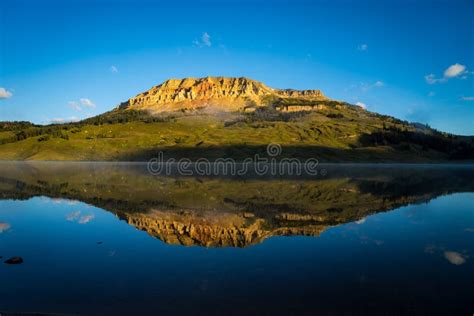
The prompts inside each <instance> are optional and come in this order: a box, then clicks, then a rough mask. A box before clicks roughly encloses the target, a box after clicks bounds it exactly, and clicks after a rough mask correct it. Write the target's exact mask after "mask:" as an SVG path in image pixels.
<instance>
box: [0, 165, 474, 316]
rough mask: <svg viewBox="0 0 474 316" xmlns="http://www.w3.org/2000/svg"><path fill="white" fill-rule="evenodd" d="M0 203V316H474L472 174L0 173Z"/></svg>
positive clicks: (435, 169)
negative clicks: (16, 315) (16, 314)
mask: <svg viewBox="0 0 474 316" xmlns="http://www.w3.org/2000/svg"><path fill="white" fill-rule="evenodd" d="M0 199H1V200H0V256H1V257H2V258H1V259H0V260H1V261H2V262H1V263H0V280H1V286H0V313H1V314H2V315H3V313H5V312H6V313H13V312H21V313H33V312H36V313H51V314H113V315H117V314H131V315H147V314H153V315H156V314H225V315H233V314H235V315H241V314H243V313H248V314H331V315H339V314H346V315H347V314H349V315H350V314H362V315H365V314H376V315H385V314H390V315H391V314H430V315H432V314H457V315H472V314H473V313H474V303H473V302H474V203H473V202H474V167H473V166H380V165H379V166H375V165H374V166H370V165H368V166H362V167H356V166H330V167H328V168H327V174H326V175H325V176H315V177H279V178H259V177H247V178H245V179H244V178H229V177H208V178H205V177H201V178H199V177H171V176H168V177H157V176H150V175H149V174H148V173H147V172H146V168H145V167H144V166H142V165H136V164H134V165H126V164H118V165H115V164H71V163H69V164H59V163H34V164H33V163H30V164H21V163H0ZM14 256H20V257H22V259H23V260H24V262H23V263H22V264H17V265H9V264H6V263H3V262H4V261H5V260H7V259H8V258H10V257H14Z"/></svg>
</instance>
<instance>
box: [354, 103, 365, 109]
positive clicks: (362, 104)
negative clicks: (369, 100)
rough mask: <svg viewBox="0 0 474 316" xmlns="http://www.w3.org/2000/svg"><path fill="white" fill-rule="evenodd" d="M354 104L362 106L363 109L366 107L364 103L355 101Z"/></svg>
mask: <svg viewBox="0 0 474 316" xmlns="http://www.w3.org/2000/svg"><path fill="white" fill-rule="evenodd" d="M356 105H357V106H358V107H361V108H363V109H364V110H365V109H367V105H366V104H365V103H362V102H357V103H356Z"/></svg>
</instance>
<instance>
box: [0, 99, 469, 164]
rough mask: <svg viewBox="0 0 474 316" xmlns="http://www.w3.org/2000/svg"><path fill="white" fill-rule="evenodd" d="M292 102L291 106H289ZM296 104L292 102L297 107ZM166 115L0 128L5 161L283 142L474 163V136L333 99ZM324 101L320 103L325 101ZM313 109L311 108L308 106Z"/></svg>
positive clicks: (368, 156)
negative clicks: (319, 105)
mask: <svg viewBox="0 0 474 316" xmlns="http://www.w3.org/2000/svg"><path fill="white" fill-rule="evenodd" d="M291 101H292V100H291V99H290V100H285V102H286V103H288V102H290V103H291ZM294 102H295V101H294V100H293V103H294ZM290 103H288V104H282V103H281V102H280V103H278V104H277V106H276V107H275V106H268V107H265V108H260V109H258V110H256V111H255V112H250V113H245V112H238V113H237V112H235V113H228V112H213V113H211V112H209V111H206V110H198V111H193V112H186V111H181V112H175V113H162V114H160V115H158V116H151V115H149V114H147V113H146V112H141V111H134V110H130V109H116V110H114V111H110V112H107V113H104V114H102V115H100V116H97V117H94V118H90V119H87V120H84V121H81V122H77V123H68V124H56V125H48V126H39V125H33V124H30V123H27V122H3V123H0V159H1V160H147V159H149V158H151V157H154V156H155V155H156V154H157V153H158V152H159V151H163V152H164V153H165V158H166V157H189V158H191V159H197V158H200V157H206V158H211V159H213V158H217V157H233V158H237V159H244V158H245V157H250V156H252V155H253V154H254V153H261V154H264V153H265V148H266V145H267V144H269V143H278V144H280V145H281V146H282V148H283V153H282V155H281V157H285V156H291V157H298V158H307V157H315V158H317V159H319V160H320V161H358V162H370V161H400V162H405V161H407V162H408V161H412V162H417V161H445V160H473V158H474V140H473V137H465V136H456V135H451V134H447V133H441V132H438V131H436V130H433V129H431V128H429V127H427V126H423V125H420V124H410V123H408V122H405V121H400V120H397V119H395V118H392V117H388V116H383V115H379V114H376V113H371V112H368V111H365V110H363V109H360V108H359V107H356V106H352V105H349V104H346V103H341V102H336V101H328V102H326V106H325V107H324V108H322V109H318V110H310V111H295V112H283V111H279V110H277V109H276V108H282V107H285V106H286V105H290V106H291V105H293V104H290ZM318 103H321V102H318ZM303 105H304V106H307V104H303Z"/></svg>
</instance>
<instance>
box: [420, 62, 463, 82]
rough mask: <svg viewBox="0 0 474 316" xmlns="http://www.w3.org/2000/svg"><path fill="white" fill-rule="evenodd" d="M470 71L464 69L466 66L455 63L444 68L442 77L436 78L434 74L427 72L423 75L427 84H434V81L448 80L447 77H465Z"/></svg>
mask: <svg viewBox="0 0 474 316" xmlns="http://www.w3.org/2000/svg"><path fill="white" fill-rule="evenodd" d="M470 73H471V72H469V71H467V70H466V66H464V65H461V64H458V63H456V64H454V65H451V66H449V67H448V68H446V70H445V71H444V72H443V77H441V78H436V76H435V75H434V74H429V75H426V76H425V81H426V83H428V84H435V83H441V82H446V81H448V79H451V78H456V77H459V78H461V79H466V78H467V75H468V74H470Z"/></svg>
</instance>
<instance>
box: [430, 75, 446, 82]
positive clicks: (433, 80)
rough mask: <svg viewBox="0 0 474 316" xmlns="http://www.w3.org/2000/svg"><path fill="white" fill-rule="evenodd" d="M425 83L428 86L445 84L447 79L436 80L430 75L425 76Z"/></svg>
mask: <svg viewBox="0 0 474 316" xmlns="http://www.w3.org/2000/svg"><path fill="white" fill-rule="evenodd" d="M425 81H426V83H427V84H435V83H439V82H445V81H446V78H436V76H435V75H434V74H429V75H426V76H425Z"/></svg>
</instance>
